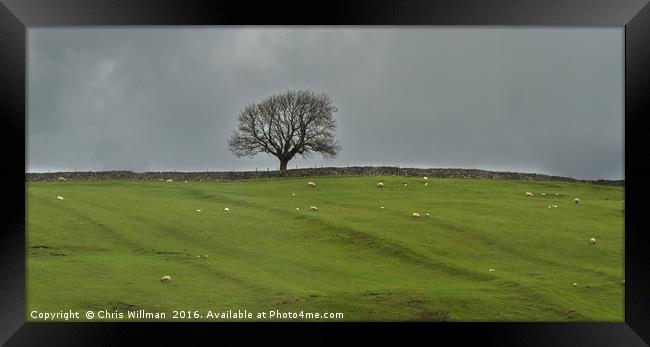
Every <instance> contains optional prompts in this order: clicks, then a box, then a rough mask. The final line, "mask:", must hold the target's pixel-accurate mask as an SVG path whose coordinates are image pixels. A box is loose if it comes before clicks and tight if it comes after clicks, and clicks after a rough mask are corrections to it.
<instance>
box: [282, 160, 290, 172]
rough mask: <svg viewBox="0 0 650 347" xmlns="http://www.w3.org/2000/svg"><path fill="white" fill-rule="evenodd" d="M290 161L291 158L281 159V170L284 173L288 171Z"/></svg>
mask: <svg viewBox="0 0 650 347" xmlns="http://www.w3.org/2000/svg"><path fill="white" fill-rule="evenodd" d="M288 163H289V160H285V159H280V172H282V173H286V172H287V164H288Z"/></svg>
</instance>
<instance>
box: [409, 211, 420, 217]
mask: <svg viewBox="0 0 650 347" xmlns="http://www.w3.org/2000/svg"><path fill="white" fill-rule="evenodd" d="M411 216H413V218H420V214H419V213H417V212H413V214H411Z"/></svg>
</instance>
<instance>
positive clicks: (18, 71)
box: [0, 0, 650, 346]
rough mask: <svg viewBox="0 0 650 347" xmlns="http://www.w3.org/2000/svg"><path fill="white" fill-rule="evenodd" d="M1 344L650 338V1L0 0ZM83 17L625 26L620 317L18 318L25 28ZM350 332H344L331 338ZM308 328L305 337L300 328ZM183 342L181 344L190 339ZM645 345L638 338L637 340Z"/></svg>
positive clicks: (573, 342) (616, 341) (598, 342)
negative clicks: (37, 320) (271, 320)
mask: <svg viewBox="0 0 650 347" xmlns="http://www.w3.org/2000/svg"><path fill="white" fill-rule="evenodd" d="M0 2H1V4H0V129H2V136H0V144H1V145H2V147H1V148H2V149H3V160H2V161H1V163H0V165H1V167H2V168H1V170H0V180H2V182H5V184H3V185H2V187H3V193H2V198H3V200H5V204H4V205H5V206H4V207H3V208H2V216H3V218H2V223H3V227H2V229H1V234H0V235H1V236H0V238H1V240H0V259H1V260H0V270H1V271H0V274H1V277H0V322H1V324H0V342H4V341H7V345H20V346H22V345H41V344H44V345H60V344H61V345H86V344H88V345H103V344H111V345H114V344H118V343H119V344H123V343H128V342H132V341H135V340H131V338H132V337H133V336H134V335H139V336H140V337H142V335H146V336H147V339H148V340H147V342H148V343H152V344H154V343H155V344H158V343H162V344H177V343H179V344H180V343H183V344H189V341H192V339H193V338H196V337H203V338H208V339H209V340H208V341H209V343H210V344H219V343H223V341H224V339H225V338H237V339H239V340H238V341H239V342H245V341H248V340H250V339H262V340H263V341H262V342H264V343H273V344H293V343H298V344H311V343H323V342H331V343H337V342H340V341H343V342H350V339H351V338H357V339H361V340H362V341H371V340H378V341H384V342H385V341H390V340H393V341H404V340H405V339H411V338H420V339H421V341H423V342H425V343H439V342H442V341H451V342H452V343H453V344H457V343H463V342H467V341H474V342H480V343H481V344H487V345H490V344H495V345H500V346H506V345H536V346H540V345H552V346H563V345H566V346H583V345H584V346H644V345H647V343H648V342H650V300H649V297H650V295H649V294H648V293H650V279H649V277H650V276H648V275H650V272H649V271H648V269H649V263H650V261H649V260H650V256H649V255H648V254H647V253H646V252H647V250H648V249H650V244H649V242H648V239H649V238H648V237H647V236H646V232H647V230H648V228H647V226H648V222H647V220H646V219H645V217H646V215H645V211H646V207H647V206H648V202H647V201H648V198H649V197H650V194H648V193H649V192H650V189H649V187H650V185H649V184H648V178H650V170H649V169H646V165H645V159H646V158H647V157H648V153H649V151H648V148H649V146H648V142H647V138H648V136H647V134H646V132H647V129H648V127H647V125H648V123H649V122H648V116H650V114H649V108H648V103H649V102H648V100H650V69H649V66H650V5H648V0H625V1H621V0H619V1H605V0H490V1H487V0H444V1H430V0H429V1H427V0H410V1H385V0H347V1H337V2H334V1H322V2H305V1H283V2H259V3H250V2H246V1H234V0H228V1H187V0H186V1H182V0H174V1H170V0H159V1H154V0H141V1H135V0H130V1H129V0H121V1H115V0H113V1H109V0H92V1H89V0H58V1H46V0H40V1H37V0H0ZM88 25H423V26H430V25H479V26H481V25H499V26H510V25H522V26H524V25H525V26H621V27H622V26H624V27H625V158H624V160H625V180H626V183H625V185H626V187H625V280H626V281H625V322H624V323H523V322H522V323H420V322H414V323H217V324H213V323H178V324H170V323H132V322H129V323H70V324H67V323H25V286H26V284H25V203H26V201H25V190H24V188H25V181H24V180H23V179H24V177H25V159H26V150H25V147H26V143H27V141H26V138H25V136H26V133H25V130H26V126H25V124H26V107H25V106H26V103H25V101H26V95H25V91H26V88H25V87H26V82H25V72H26V61H25V57H26V43H25V42H26V33H27V28H29V27H37V26H88ZM340 333H344V334H350V335H348V337H345V338H343V337H341V336H340V335H339V334H340ZM307 335H309V336H307ZM188 339H189V340H188ZM644 341H645V342H644Z"/></svg>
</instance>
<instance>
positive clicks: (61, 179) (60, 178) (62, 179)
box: [57, 176, 67, 181]
mask: <svg viewBox="0 0 650 347" xmlns="http://www.w3.org/2000/svg"><path fill="white" fill-rule="evenodd" d="M57 179H58V180H59V181H67V180H66V179H65V177H60V176H59V178H57Z"/></svg>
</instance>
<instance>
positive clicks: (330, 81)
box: [26, 27, 624, 179]
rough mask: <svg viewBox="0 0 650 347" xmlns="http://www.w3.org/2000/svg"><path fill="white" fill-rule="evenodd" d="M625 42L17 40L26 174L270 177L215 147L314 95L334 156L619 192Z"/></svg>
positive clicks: (458, 31)
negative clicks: (23, 56)
mask: <svg viewBox="0 0 650 347" xmlns="http://www.w3.org/2000/svg"><path fill="white" fill-rule="evenodd" d="M623 40H624V34H623V28H612V27H610V28H541V27H536V28H524V27H502V28H490V27H456V28H451V27H446V28H426V27H355V28H352V27H347V28H346V27H338V28H319V27H313V28H307V27H297V28H296V27H294V28H289V27H286V28H283V27H248V28H244V27H206V28H196V27H192V28H189V27H187V28H169V27H167V28H153V27H149V28H146V27H144V28H135V27H123V28H115V27H95V28H93V27H88V28H30V29H28V124H27V129H28V131H27V168H26V169H27V170H28V171H30V172H42V171H48V170H52V171H58V170H65V171H71V170H91V169H92V170H121V169H125V170H134V171H160V170H170V171H171V170H178V171H199V170H200V171H203V170H250V169H253V170H254V169H255V168H259V169H262V170H266V168H271V169H276V168H277V166H278V162H277V160H276V159H275V158H273V157H269V156H267V155H265V154H258V155H257V156H255V157H253V158H237V157H235V156H234V155H233V154H232V153H230V152H229V151H228V146H227V140H228V137H229V136H230V134H231V133H232V131H233V130H234V129H235V128H236V117H237V114H238V113H239V111H241V110H242V108H243V107H244V106H245V105H247V104H249V103H252V102H255V101H260V100H262V99H264V98H265V97H267V96H269V95H271V94H274V93H279V92H283V91H285V90H287V89H299V88H305V89H307V88H308V89H312V90H314V91H316V92H321V91H322V92H326V93H328V94H329V95H330V96H331V97H332V99H333V101H334V104H335V105H336V106H337V107H338V110H339V111H338V112H337V113H335V115H334V116H335V118H336V120H337V123H338V125H339V130H338V138H339V141H340V144H341V146H342V152H341V154H340V155H339V157H338V158H336V159H334V160H331V161H328V160H325V159H323V158H322V157H320V156H314V157H313V158H311V159H308V160H301V159H294V160H293V161H291V162H290V163H289V168H294V167H296V165H297V166H299V167H305V166H314V165H318V166H347V165H350V166H352V165H400V166H402V167H463V168H481V169H489V170H501V171H523V172H539V173H547V174H554V175H561V176H570V177H576V178H587V179H595V178H609V179H621V178H623V177H624V171H623V167H624V161H623V159H624V148H623V140H624V129H623V123H624V116H623V115H624V99H623V71H624V70H623V68H624V64H623V42H624V41H623Z"/></svg>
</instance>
